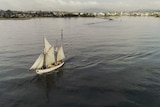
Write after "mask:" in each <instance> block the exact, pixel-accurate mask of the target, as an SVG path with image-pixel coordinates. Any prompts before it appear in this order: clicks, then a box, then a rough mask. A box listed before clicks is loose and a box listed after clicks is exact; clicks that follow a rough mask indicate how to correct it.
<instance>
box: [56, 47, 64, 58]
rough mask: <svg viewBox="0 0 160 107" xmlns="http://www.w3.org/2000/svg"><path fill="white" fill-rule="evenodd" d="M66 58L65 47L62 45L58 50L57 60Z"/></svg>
mask: <svg viewBox="0 0 160 107" xmlns="http://www.w3.org/2000/svg"><path fill="white" fill-rule="evenodd" d="M64 58H65V55H64V51H63V47H62V46H60V47H59V48H58V51H57V61H60V60H63V59H64Z"/></svg>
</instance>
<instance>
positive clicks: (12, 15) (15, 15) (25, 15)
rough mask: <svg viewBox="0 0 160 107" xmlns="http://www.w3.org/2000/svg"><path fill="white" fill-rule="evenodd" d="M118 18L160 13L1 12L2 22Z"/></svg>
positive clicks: (156, 15) (158, 15) (159, 13)
mask: <svg viewBox="0 0 160 107" xmlns="http://www.w3.org/2000/svg"><path fill="white" fill-rule="evenodd" d="M115 16H116V17H117V16H153V17H160V12H159V11H158V12H156V11H155V12H123V11H121V12H98V13H97V12H92V13H87V12H64V11H12V10H6V11H4V10H0V20H17V19H18V20H27V19H31V18H47V17H50V18H70V17H115Z"/></svg>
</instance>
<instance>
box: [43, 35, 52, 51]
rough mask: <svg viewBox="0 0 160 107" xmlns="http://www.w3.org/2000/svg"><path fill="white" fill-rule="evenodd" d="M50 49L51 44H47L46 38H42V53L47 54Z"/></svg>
mask: <svg viewBox="0 0 160 107" xmlns="http://www.w3.org/2000/svg"><path fill="white" fill-rule="evenodd" d="M50 48H51V44H50V43H49V42H48V40H47V39H46V37H44V53H47V51H48V50H49V49H50Z"/></svg>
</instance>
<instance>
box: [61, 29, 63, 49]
mask: <svg viewBox="0 0 160 107" xmlns="http://www.w3.org/2000/svg"><path fill="white" fill-rule="evenodd" d="M62 45H63V29H61V46H62Z"/></svg>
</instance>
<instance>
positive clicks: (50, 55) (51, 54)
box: [45, 47, 55, 67]
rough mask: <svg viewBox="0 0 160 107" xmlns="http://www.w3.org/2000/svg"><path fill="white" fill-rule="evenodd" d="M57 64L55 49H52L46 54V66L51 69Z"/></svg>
mask: <svg viewBox="0 0 160 107" xmlns="http://www.w3.org/2000/svg"><path fill="white" fill-rule="evenodd" d="M54 62H55V55H54V47H51V48H50V49H49V50H48V51H47V53H46V54H45V66H46V67H49V66H50V65H52V64H53V63H54Z"/></svg>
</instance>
